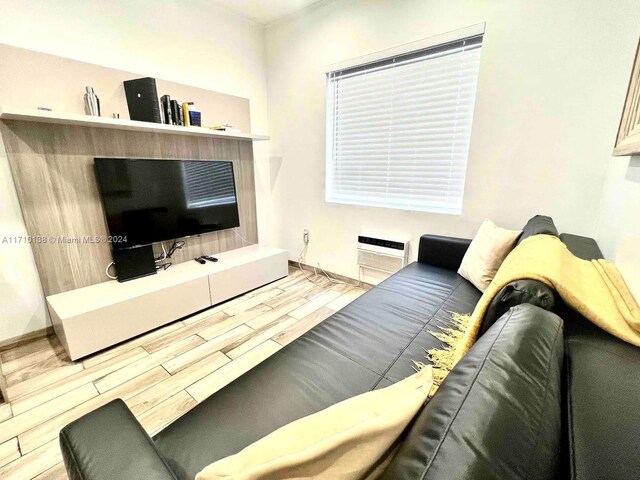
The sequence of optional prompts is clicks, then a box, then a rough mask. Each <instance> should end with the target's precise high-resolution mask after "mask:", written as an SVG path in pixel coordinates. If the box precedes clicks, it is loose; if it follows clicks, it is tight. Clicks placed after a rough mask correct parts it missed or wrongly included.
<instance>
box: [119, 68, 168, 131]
mask: <svg viewBox="0 0 640 480" xmlns="http://www.w3.org/2000/svg"><path fill="white" fill-rule="evenodd" d="M124 93H125V95H126V97H127V106H128V107H129V118H130V119H131V120H139V121H141V122H152V123H162V117H161V116H160V102H159V101H158V90H157V89H156V79H155V78H151V77H145V78H137V79H135V80H125V81H124Z"/></svg>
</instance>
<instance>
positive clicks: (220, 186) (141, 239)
mask: <svg viewBox="0 0 640 480" xmlns="http://www.w3.org/2000/svg"><path fill="white" fill-rule="evenodd" d="M95 169H96V178H97V181H98V188H99V190H100V194H101V196H102V203H103V205H104V210H105V213H106V217H107V224H108V225H109V234H110V235H111V236H112V237H117V241H114V242H113V244H112V245H113V248H129V247H135V246H140V245H148V244H151V243H155V242H161V241H164V240H172V239H175V238H183V237H188V236H191V235H199V234H202V233H207V232H215V231H216V230H224V229H226V228H233V227H237V226H239V225H240V221H239V218H238V203H237V200H236V188H235V182H234V176H233V164H232V163H231V162H222V161H213V160H139V159H124V158H96V159H95Z"/></svg>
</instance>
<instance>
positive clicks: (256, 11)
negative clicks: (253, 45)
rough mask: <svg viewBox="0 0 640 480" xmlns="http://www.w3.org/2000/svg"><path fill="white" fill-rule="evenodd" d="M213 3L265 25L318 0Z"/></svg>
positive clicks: (258, 0) (242, 0)
mask: <svg viewBox="0 0 640 480" xmlns="http://www.w3.org/2000/svg"><path fill="white" fill-rule="evenodd" d="M212 1H213V3H215V4H216V5H219V6H220V7H223V8H225V9H227V10H231V11H232V12H235V13H237V14H239V15H242V16H243V17H247V18H249V19H251V20H253V21H255V22H258V23H261V24H263V25H266V24H267V23H270V22H273V21H274V20H277V19H278V18H282V17H286V16H287V15H290V14H292V13H294V12H297V11H298V10H302V9H303V8H305V7H307V6H309V5H311V4H313V3H316V2H318V1H319V0H212Z"/></svg>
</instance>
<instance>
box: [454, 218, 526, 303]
mask: <svg viewBox="0 0 640 480" xmlns="http://www.w3.org/2000/svg"><path fill="white" fill-rule="evenodd" d="M521 233H522V232H520V231H518V230H507V229H506V228H500V227H498V226H496V224H495V223H493V222H492V221H491V220H489V219H486V220H485V221H484V222H482V225H480V230H478V233H476V236H475V237H473V240H472V241H471V245H469V249H468V250H467V253H465V255H464V258H463V259H462V263H461V264H460V268H459V269H458V273H459V274H460V275H462V276H463V277H464V278H466V279H467V280H469V281H470V282H471V283H473V284H474V285H475V286H476V288H477V289H478V290H480V291H481V292H484V291H485V290H486V289H487V287H488V286H489V283H491V280H493V277H495V276H496V272H497V271H498V269H499V268H500V265H502V262H503V261H504V259H505V258H507V255H509V252H511V250H513V248H514V247H515V246H516V241H517V240H518V237H519V236H520V234H521Z"/></svg>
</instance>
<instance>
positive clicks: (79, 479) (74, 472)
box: [60, 399, 177, 480]
mask: <svg viewBox="0 0 640 480" xmlns="http://www.w3.org/2000/svg"><path fill="white" fill-rule="evenodd" d="M60 449H61V450H62V457H63V459H64V464H65V466H66V469H67V474H68V475H69V479H70V480H113V479H116V478H117V479H119V480H138V479H142V478H144V479H145V480H176V479H177V477H176V475H175V474H174V473H173V472H172V471H171V469H170V468H169V466H168V465H167V463H166V462H165V460H164V459H163V458H162V456H161V455H160V453H159V452H158V450H157V449H156V446H155V444H154V443H153V440H151V438H149V435H147V433H146V432H145V431H144V429H143V428H142V425H140V423H138V421H137V420H136V418H135V417H134V416H133V414H132V413H131V411H130V410H129V409H128V408H127V406H126V405H125V403H124V402H123V401H122V400H120V399H116V400H113V401H111V402H109V403H107V404H106V405H104V406H102V407H100V408H98V409H97V410H94V411H93V412H91V413H89V414H87V415H85V416H84V417H81V418H79V419H78V420H76V421H74V422H72V423H70V424H69V425H67V426H66V427H64V428H63V429H62V431H61V432H60Z"/></svg>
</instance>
